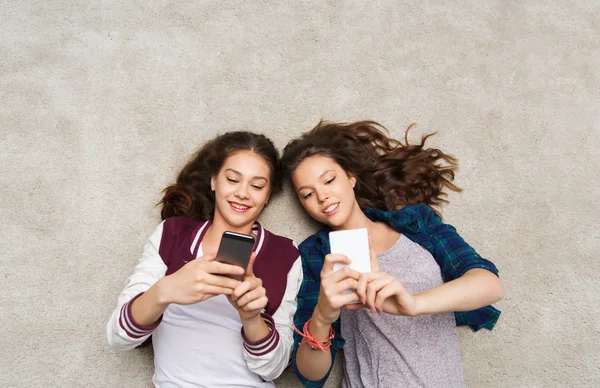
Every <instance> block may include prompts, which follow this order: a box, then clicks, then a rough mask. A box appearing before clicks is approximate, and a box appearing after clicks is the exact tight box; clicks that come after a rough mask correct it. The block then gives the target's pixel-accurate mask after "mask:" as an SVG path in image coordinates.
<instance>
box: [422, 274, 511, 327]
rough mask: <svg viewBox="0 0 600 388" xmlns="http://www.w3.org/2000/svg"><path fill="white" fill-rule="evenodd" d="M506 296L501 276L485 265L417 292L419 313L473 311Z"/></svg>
mask: <svg viewBox="0 0 600 388" xmlns="http://www.w3.org/2000/svg"><path fill="white" fill-rule="evenodd" d="M503 297H504V289H503V287H502V282H501V281H500V279H499V278H498V277H497V276H496V275H494V274H493V273H492V272H490V271H487V270H485V269H479V268H475V269H471V270H469V271H467V272H466V273H465V274H464V275H463V276H461V277H460V278H458V279H455V280H452V281H450V282H447V283H444V284H442V285H440V286H437V287H434V288H431V289H429V290H426V291H423V292H419V293H417V294H415V298H416V301H417V310H418V313H417V315H423V314H434V313H442V312H454V311H470V310H475V309H478V308H480V307H483V306H487V305H489V304H492V303H494V302H497V301H499V300H500V299H502V298H503Z"/></svg>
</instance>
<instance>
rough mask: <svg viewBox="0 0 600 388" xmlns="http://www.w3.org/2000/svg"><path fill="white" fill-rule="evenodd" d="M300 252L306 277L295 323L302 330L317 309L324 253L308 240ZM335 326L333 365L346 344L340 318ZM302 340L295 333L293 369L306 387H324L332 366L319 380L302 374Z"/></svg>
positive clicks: (300, 292) (332, 352) (300, 293)
mask: <svg viewBox="0 0 600 388" xmlns="http://www.w3.org/2000/svg"><path fill="white" fill-rule="evenodd" d="M309 240H310V238H309ZM300 254H301V256H302V271H303V273H304V279H303V280H302V285H301V286H300V291H299V293H298V309H297V310H296V315H295V316H294V325H295V326H296V327H297V328H298V330H300V331H302V328H303V327H304V324H305V323H306V321H308V320H309V319H310V317H312V314H313V310H314V309H315V307H316V305H317V301H318V300H319V291H320V289H321V268H322V267H323V260H324V255H323V254H322V253H321V252H320V251H319V249H318V248H317V247H316V245H315V244H310V243H309V242H307V241H305V242H304V243H302V244H300ZM333 328H334V330H335V337H334V339H333V341H332V345H331V348H330V352H331V366H332V367H333V361H334V360H335V353H336V350H337V349H339V348H341V347H342V346H343V345H344V340H343V339H342V337H341V336H340V334H339V333H340V321H339V319H338V321H337V322H335V323H334V324H333ZM301 342H302V337H301V336H300V335H299V334H298V333H294V352H293V355H292V369H293V370H294V373H296V376H298V378H299V379H300V382H301V383H302V384H303V385H304V386H305V387H309V388H317V387H322V386H323V385H324V384H325V381H327V378H328V377H329V374H330V373H331V368H330V369H329V371H328V372H327V375H325V377H324V378H323V379H321V380H319V381H311V380H308V379H306V378H305V377H304V376H302V375H301V374H300V372H299V371H298V368H297V367H296V353H297V351H298V347H299V345H300V343H301Z"/></svg>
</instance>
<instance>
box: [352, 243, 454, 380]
mask: <svg viewBox="0 0 600 388" xmlns="http://www.w3.org/2000/svg"><path fill="white" fill-rule="evenodd" d="M377 259H378V262H379V269H380V270H381V271H384V272H387V273H388V274H390V275H392V276H394V277H395V278H396V279H397V280H398V281H399V282H400V284H402V285H403V286H404V287H405V288H406V289H407V290H408V292H410V293H411V294H414V293H417V292H420V291H424V290H427V289H429V288H432V287H435V286H437V285H440V284H442V275H441V272H440V267H439V266H438V265H437V263H436V262H435V260H434V258H433V257H432V256H431V254H430V253H429V252H428V251H427V250H425V249H424V248H423V247H421V246H420V245H419V244H416V243H414V242H412V241H411V240H409V239H408V238H407V237H404V236H403V235H401V236H400V238H399V239H398V241H397V242H396V243H395V244H394V246H393V247H392V248H391V249H390V250H388V251H386V252H383V253H381V254H380V255H378V256H377ZM341 323H342V336H343V337H344V339H345V340H346V344H345V345H344V359H345V363H344V379H343V383H342V387H344V388H350V387H352V388H355V387H368V388H371V387H385V388H387V387H444V388H449V387H450V388H453V387H463V376H462V368H461V361H460V349H459V346H458V335H457V329H456V321H455V319H454V314H453V313H442V314H431V315H423V316H419V317H414V318H411V317H404V316H395V315H390V314H386V313H382V314H373V315H371V313H370V312H369V310H368V309H359V310H354V311H349V310H342V314H341Z"/></svg>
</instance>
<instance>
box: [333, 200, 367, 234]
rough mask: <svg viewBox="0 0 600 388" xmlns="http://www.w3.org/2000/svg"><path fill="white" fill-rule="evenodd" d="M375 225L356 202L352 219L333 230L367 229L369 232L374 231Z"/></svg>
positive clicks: (351, 213)
mask: <svg viewBox="0 0 600 388" xmlns="http://www.w3.org/2000/svg"><path fill="white" fill-rule="evenodd" d="M374 224H375V223H374V222H373V221H371V220H370V219H369V218H368V217H367V216H365V213H363V211H362V210H361V209H360V206H358V202H354V206H353V207H352V211H351V212H350V217H348V219H347V220H346V222H344V223H343V224H342V225H340V226H338V227H334V228H332V229H333V230H347V229H359V228H367V229H368V230H369V232H371V230H372V229H373V225H374Z"/></svg>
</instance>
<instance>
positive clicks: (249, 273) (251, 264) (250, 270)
mask: <svg viewBox="0 0 600 388" xmlns="http://www.w3.org/2000/svg"><path fill="white" fill-rule="evenodd" d="M254 261H256V252H252V254H251V255H250V260H249V261H248V267H247V268H246V276H254Z"/></svg>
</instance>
